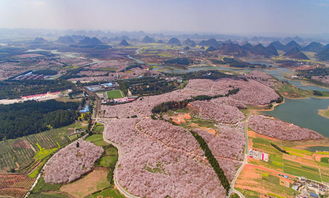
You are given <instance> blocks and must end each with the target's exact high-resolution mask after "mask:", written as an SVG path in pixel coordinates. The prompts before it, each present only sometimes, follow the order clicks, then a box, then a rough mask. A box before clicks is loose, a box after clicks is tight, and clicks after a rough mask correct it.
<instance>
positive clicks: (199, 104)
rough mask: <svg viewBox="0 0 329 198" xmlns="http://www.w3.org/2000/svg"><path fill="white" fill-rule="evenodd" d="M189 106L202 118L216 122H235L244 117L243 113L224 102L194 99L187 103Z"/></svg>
mask: <svg viewBox="0 0 329 198" xmlns="http://www.w3.org/2000/svg"><path fill="white" fill-rule="evenodd" d="M189 108H190V109H193V110H195V111H197V112H198V114H199V115H200V116H201V117H202V118H204V119H210V120H215V121H216V122H218V123H226V124H235V123H237V122H239V121H241V120H243V119H244V115H243V113H242V112H241V111H240V110H239V109H238V108H237V107H234V106H230V105H226V104H216V103H212V102H209V101H195V102H191V103H190V104H189Z"/></svg>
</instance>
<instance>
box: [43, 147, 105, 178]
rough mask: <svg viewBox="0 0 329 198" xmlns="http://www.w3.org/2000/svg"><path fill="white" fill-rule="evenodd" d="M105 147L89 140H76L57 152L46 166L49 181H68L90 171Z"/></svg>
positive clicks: (46, 175) (45, 175)
mask: <svg viewBox="0 0 329 198" xmlns="http://www.w3.org/2000/svg"><path fill="white" fill-rule="evenodd" d="M103 151H104V150H103V148H102V147H99V146H96V145H94V144H93V143H90V142H87V141H79V147H77V143H76V142H74V143H72V144H70V145H68V146H66V147H65V148H63V149H61V150H60V151H59V152H58V153H56V154H55V155H54V156H53V157H52V158H51V159H50V160H49V161H48V163H47V165H46V166H45V167H44V178H45V181H46V182H47V183H55V184H59V183H68V182H72V181H74V180H76V179H78V178H79V177H81V175H83V174H85V173H87V172H89V171H90V170H91V169H92V168H93V166H94V162H95V161H96V160H97V159H98V158H100V157H101V155H102V153H103Z"/></svg>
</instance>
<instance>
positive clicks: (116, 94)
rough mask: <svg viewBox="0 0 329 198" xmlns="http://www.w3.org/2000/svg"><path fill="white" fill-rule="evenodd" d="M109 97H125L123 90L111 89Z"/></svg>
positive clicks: (108, 93)
mask: <svg viewBox="0 0 329 198" xmlns="http://www.w3.org/2000/svg"><path fill="white" fill-rule="evenodd" d="M107 96H108V98H109V99H116V98H123V97H125V96H124V94H123V93H122V91H121V90H111V91H108V92H107Z"/></svg>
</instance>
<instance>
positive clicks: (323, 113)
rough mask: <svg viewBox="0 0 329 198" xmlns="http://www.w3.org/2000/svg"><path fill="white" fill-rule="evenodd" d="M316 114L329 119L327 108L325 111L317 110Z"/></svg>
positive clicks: (328, 109)
mask: <svg viewBox="0 0 329 198" xmlns="http://www.w3.org/2000/svg"><path fill="white" fill-rule="evenodd" d="M318 114H319V115H320V116H322V117H325V118H328V119H329V107H328V108H327V109H319V111H318Z"/></svg>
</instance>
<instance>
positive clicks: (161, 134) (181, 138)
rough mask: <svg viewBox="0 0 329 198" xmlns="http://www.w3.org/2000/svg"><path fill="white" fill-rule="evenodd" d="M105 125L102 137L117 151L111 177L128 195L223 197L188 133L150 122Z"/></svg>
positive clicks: (112, 122)
mask: <svg viewBox="0 0 329 198" xmlns="http://www.w3.org/2000/svg"><path fill="white" fill-rule="evenodd" d="M107 122H108V123H107V125H106V126H107V128H106V130H105V136H106V138H107V139H108V140H110V141H112V142H113V143H115V144H116V145H117V146H118V149H119V162H118V166H117V168H116V169H115V176H114V178H115V180H117V181H118V183H119V185H121V186H122V187H123V188H124V189H126V190H127V191H128V192H130V193H131V194H133V195H136V196H139V197H149V198H165V197H180V198H191V197H210V198H218V197H225V193H226V192H225V189H224V188H223V186H222V185H221V183H220V181H219V179H218V177H217V175H216V174H215V172H214V170H213V168H212V167H211V166H210V164H209V162H208V161H207V159H206V158H205V156H204V154H203V151H202V150H201V148H200V147H199V145H198V142H197V141H196V140H195V139H194V138H193V136H192V135H191V133H190V132H188V131H185V130H184V129H182V128H179V127H176V126H173V125H170V124H169V123H167V122H165V121H159V120H156V121H155V120H151V119H143V120H139V119H112V120H109V121H107Z"/></svg>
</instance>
